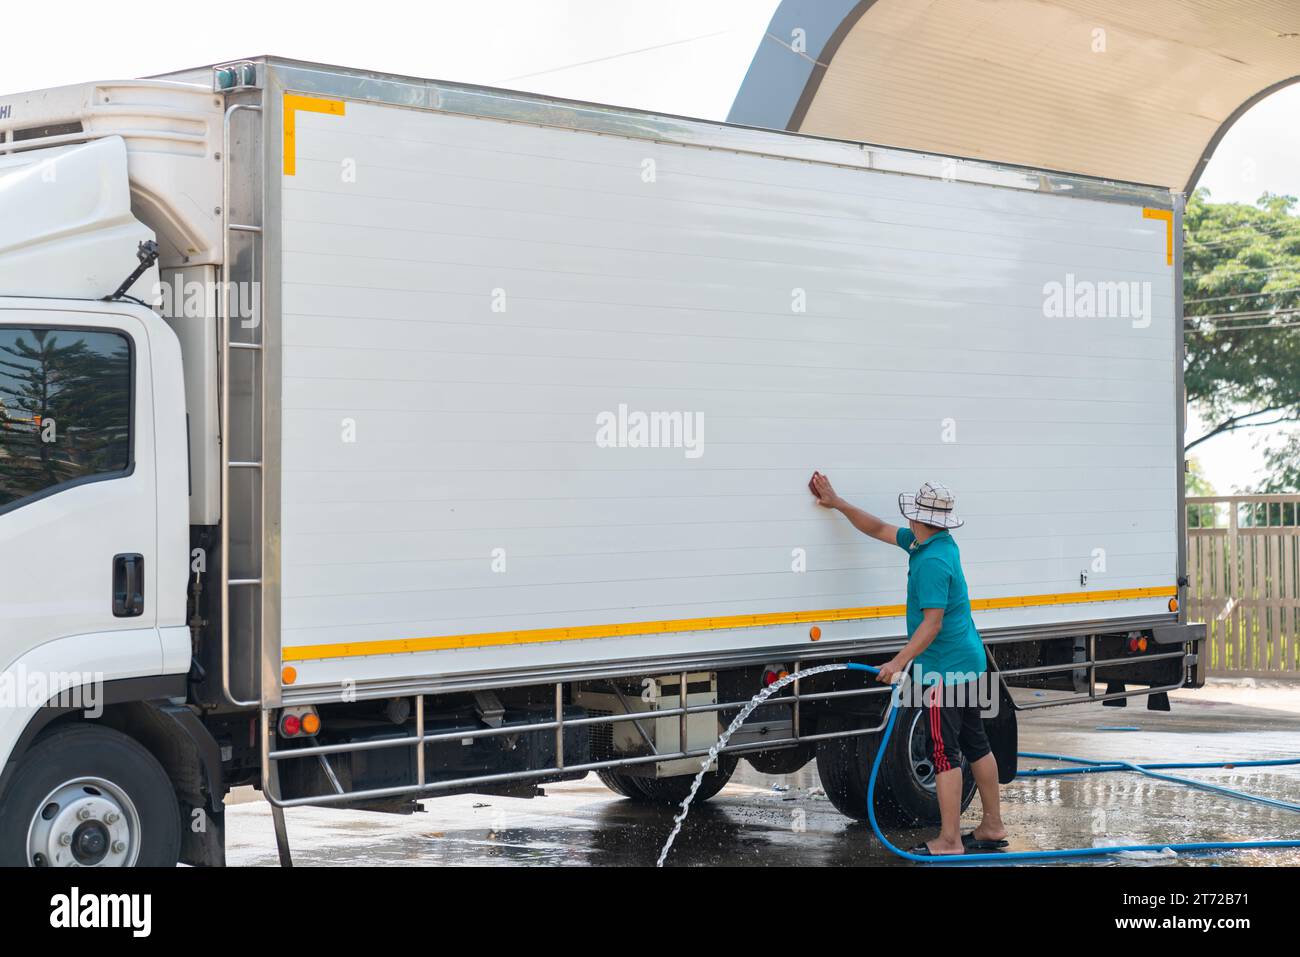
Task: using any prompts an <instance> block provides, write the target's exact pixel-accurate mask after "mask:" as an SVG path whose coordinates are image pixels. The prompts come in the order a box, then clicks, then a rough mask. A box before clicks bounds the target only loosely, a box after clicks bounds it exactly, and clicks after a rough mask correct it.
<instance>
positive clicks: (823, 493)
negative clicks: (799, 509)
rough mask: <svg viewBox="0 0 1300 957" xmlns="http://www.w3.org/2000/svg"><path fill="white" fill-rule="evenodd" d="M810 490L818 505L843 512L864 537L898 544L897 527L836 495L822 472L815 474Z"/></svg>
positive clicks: (810, 483) (829, 481) (809, 486)
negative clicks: (868, 536) (867, 536)
mask: <svg viewBox="0 0 1300 957" xmlns="http://www.w3.org/2000/svg"><path fill="white" fill-rule="evenodd" d="M808 488H809V490H810V491H811V492H812V493H813V495H814V496H815V497H816V499H817V504H818V505H820V506H822V507H823V508H833V509H835V510H836V511H839V512H842V513H843V514H844V517H845V518H847V519H848V520H849V524H851V525H852V526H853V527H854V528H856V529H857V530H858V531H859V532H861V533H862V534H863V535H870V536H871V537H872V538H875V539H879V540H880V541H882V542H884V543H885V544H887V545H897V544H898V526H897V525H890V524H889V523H888V522H886V521H884V520H883V519H879V518H876V516H874V515H872V514H871V513H870V512H864V511H863V510H862V509H860V508H858V507H857V506H855V505H850V504H849V503H848V502H846V501H845V500H844V499H842V498H840V497H839V495H837V494H836V493H835V489H834V488H832V487H831V480H830V479H828V478H827V477H826V476H825V475H822V473H821V472H813V477H812V480H811V481H810V482H809V483H808Z"/></svg>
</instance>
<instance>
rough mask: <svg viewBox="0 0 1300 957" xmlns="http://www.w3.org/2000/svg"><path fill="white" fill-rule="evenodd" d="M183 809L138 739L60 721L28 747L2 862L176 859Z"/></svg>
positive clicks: (0, 843)
mask: <svg viewBox="0 0 1300 957" xmlns="http://www.w3.org/2000/svg"><path fill="white" fill-rule="evenodd" d="M180 846H181V816H180V805H179V803H178V802H177V800H176V793H175V791H174V790H173V789H172V785H171V782H170V781H169V780H168V778H167V774H166V772H165V771H163V769H162V766H161V765H160V764H159V763H158V761H157V760H156V759H155V758H154V756H153V755H152V754H150V753H149V752H148V751H146V750H145V749H144V748H143V747H142V746H141V745H140V744H139V743H138V742H137V741H135V740H134V739H132V738H129V737H127V736H126V735H124V734H122V733H121V732H119V731H114V730H112V729H110V728H102V727H97V726H94V725H84V724H74V725H67V726H64V727H60V728H58V729H56V730H54V731H52V732H50V733H48V734H46V735H44V736H43V737H41V738H39V739H38V740H37V742H36V743H35V744H34V745H33V746H32V747H31V748H30V749H29V750H28V752H27V753H26V754H25V755H24V756H23V757H22V759H21V760H20V762H19V763H18V765H17V767H16V768H15V769H14V776H13V779H12V780H11V781H10V782H9V787H8V788H7V789H6V792H5V795H4V800H3V802H2V803H0V864H4V865H6V866H20V867H21V866H29V867H78V866H79V867H174V866H175V865H176V862H177V860H178V858H179V857H180Z"/></svg>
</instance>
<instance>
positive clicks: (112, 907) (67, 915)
mask: <svg viewBox="0 0 1300 957" xmlns="http://www.w3.org/2000/svg"><path fill="white" fill-rule="evenodd" d="M50 926H51V927H59V928H68V929H76V928H81V927H96V928H98V927H126V928H130V930H131V936H132V937H148V936H149V933H150V931H151V930H152V929H153V895H152V894H82V893H81V889H80V888H78V887H73V888H71V890H70V891H69V892H68V893H67V894H55V895H54V896H53V897H51V898H50Z"/></svg>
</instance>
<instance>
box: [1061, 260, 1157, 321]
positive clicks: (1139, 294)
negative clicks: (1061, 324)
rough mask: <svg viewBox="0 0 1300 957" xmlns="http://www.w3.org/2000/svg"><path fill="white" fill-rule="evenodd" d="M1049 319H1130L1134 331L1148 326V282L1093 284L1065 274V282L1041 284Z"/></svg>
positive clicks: (1149, 309)
mask: <svg viewBox="0 0 1300 957" xmlns="http://www.w3.org/2000/svg"><path fill="white" fill-rule="evenodd" d="M1043 315H1044V316H1046V317H1047V318H1048V319H1130V320H1132V322H1133V328H1134V329H1145V328H1147V327H1148V326H1149V325H1151V283H1150V282H1149V281H1146V282H1093V281H1092V280H1090V279H1075V277H1074V273H1072V272H1070V273H1066V274H1065V282H1063V283H1062V282H1056V281H1055V280H1053V281H1052V282H1048V283H1044V284H1043Z"/></svg>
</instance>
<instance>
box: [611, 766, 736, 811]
mask: <svg viewBox="0 0 1300 957" xmlns="http://www.w3.org/2000/svg"><path fill="white" fill-rule="evenodd" d="M735 770H736V759H735V757H728V756H727V755H721V756H719V757H718V766H717V767H716V768H715V769H714V770H712V771H710V772H709V773H708V774H706V775H704V780H703V781H701V782H700V789H699V791H697V792H696V793H695V800H696V801H697V802H698V801H707V800H708V799H709V798H711V797H713V796H714V795H716V794H717V793H718V792H719V791H721V790H722V789H723V788H724V787H726V786H727V782H728V781H730V780H731V775H732V774H733V773H734V772H735ZM596 773H597V774H598V775H599V777H600V779H601V781H603V782H604V784H605V786H606V787H607V788H609V789H610V790H611V791H613V792H614V793H615V794H621V795H623V796H624V797H626V798H630V799H631V800H633V801H636V802H637V803H638V804H658V805H665V806H669V807H671V806H673V805H677V804H681V803H682V801H684V800H686V795H687V794H689V793H690V790H691V784H692V783H693V782H694V781H695V775H694V774H679V775H676V776H674V777H671V778H643V777H637V776H635V775H631V774H622V773H620V772H618V771H609V770H606V771H598V772H596Z"/></svg>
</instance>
